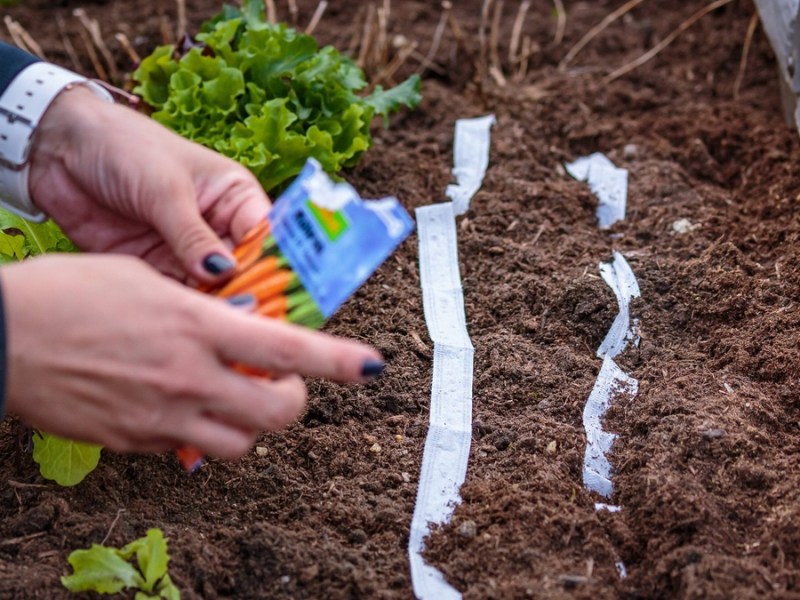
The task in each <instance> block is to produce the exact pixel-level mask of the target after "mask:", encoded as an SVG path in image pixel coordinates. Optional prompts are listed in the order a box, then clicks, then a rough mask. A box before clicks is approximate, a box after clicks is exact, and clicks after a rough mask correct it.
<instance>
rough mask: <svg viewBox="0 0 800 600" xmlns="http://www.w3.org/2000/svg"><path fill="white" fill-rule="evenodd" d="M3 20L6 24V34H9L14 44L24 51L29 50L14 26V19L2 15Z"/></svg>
mask: <svg viewBox="0 0 800 600" xmlns="http://www.w3.org/2000/svg"><path fill="white" fill-rule="evenodd" d="M3 22H4V23H5V24H6V29H7V30H8V35H10V36H11V41H12V42H14V45H15V46H17V47H18V48H20V49H22V50H25V52H30V51H31V50H30V48H28V46H27V45H26V44H25V40H23V39H22V36H20V35H19V31H18V30H17V28H16V27H15V25H16V21H14V19H12V18H11V17H9V16H8V15H6V16H5V17H3Z"/></svg>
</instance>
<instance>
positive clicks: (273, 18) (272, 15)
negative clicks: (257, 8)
mask: <svg viewBox="0 0 800 600" xmlns="http://www.w3.org/2000/svg"><path fill="white" fill-rule="evenodd" d="M264 8H265V9H266V12H267V23H277V22H278V13H277V11H276V10H275V0H264Z"/></svg>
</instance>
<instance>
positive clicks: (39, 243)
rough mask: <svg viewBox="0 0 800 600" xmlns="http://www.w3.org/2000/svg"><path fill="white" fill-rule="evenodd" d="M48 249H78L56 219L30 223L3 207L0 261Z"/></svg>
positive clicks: (19, 258)
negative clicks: (55, 221) (57, 223)
mask: <svg viewBox="0 0 800 600" xmlns="http://www.w3.org/2000/svg"><path fill="white" fill-rule="evenodd" d="M47 252H77V248H75V245H74V244H73V243H72V241H71V240H70V239H69V238H67V236H66V235H64V232H63V231H61V228H60V227H59V226H58V225H56V224H55V223H54V222H53V221H46V222H45V223H31V222H30V221H26V220H25V219H23V218H22V217H18V216H17V215H15V214H13V213H11V212H8V211H7V210H3V209H0V264H5V263H9V262H16V261H20V260H24V259H26V258H28V257H30V256H39V255H41V254H46V253H47Z"/></svg>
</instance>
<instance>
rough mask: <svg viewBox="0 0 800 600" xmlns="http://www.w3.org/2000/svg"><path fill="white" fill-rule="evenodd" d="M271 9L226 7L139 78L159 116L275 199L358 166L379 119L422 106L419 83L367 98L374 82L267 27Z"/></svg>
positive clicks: (308, 43)
mask: <svg viewBox="0 0 800 600" xmlns="http://www.w3.org/2000/svg"><path fill="white" fill-rule="evenodd" d="M263 8H264V3H263V2H262V1H261V0H245V2H244V3H243V8H242V9H241V10H239V9H236V8H233V7H230V6H228V7H225V8H224V9H223V11H222V12H221V13H220V14H219V15H218V16H217V17H215V18H214V19H212V20H211V21H209V22H207V23H206V24H205V25H204V26H203V27H202V29H201V33H200V34H199V35H198V36H197V39H196V40H194V41H192V42H189V43H185V44H183V45H182V46H181V48H177V47H175V46H161V47H159V48H157V49H156V50H155V51H154V52H153V53H152V54H151V55H150V56H148V57H147V58H145V59H144V60H143V61H142V63H141V65H140V67H139V68H138V69H137V70H136V72H135V73H134V75H133V77H134V79H135V80H136V81H137V82H138V86H137V87H136V88H135V90H134V91H135V92H136V93H137V94H139V95H140V96H141V97H142V98H143V99H144V101H145V102H146V103H147V104H148V105H149V106H150V107H151V108H152V109H153V110H154V112H153V113H152V117H153V118H154V119H155V120H156V121H158V122H160V123H162V124H164V125H166V126H168V127H170V128H171V129H173V130H174V131H176V132H177V133H179V134H181V135H182V136H184V137H187V138H189V139H191V140H194V141H196V142H199V143H201V144H203V145H205V146H207V147H209V148H212V149H214V150H216V151H217V152H220V153H222V154H225V155H226V156H229V157H231V158H233V159H235V160H237V161H239V162H240V163H242V164H244V165H245V166H247V167H248V168H249V169H250V170H251V171H252V172H253V173H254V174H255V175H256V177H258V179H259V181H260V182H261V184H262V185H263V186H264V188H265V189H266V190H267V191H273V190H275V189H276V188H279V187H280V186H281V185H282V184H284V182H286V181H287V180H289V179H291V178H293V177H294V176H296V175H297V174H298V173H299V172H300V170H301V169H302V167H303V165H304V164H305V163H306V160H307V159H308V158H310V157H313V158H315V159H317V161H319V162H320V164H322V166H323V168H324V169H325V170H326V171H327V172H328V173H329V174H331V175H335V174H337V173H338V172H339V171H340V170H341V169H342V168H345V167H351V166H353V165H355V164H356V162H357V161H358V159H359V158H360V157H361V155H362V154H363V153H364V151H366V150H367V149H368V148H369V147H370V145H371V143H372V137H371V133H370V127H371V124H372V121H373V118H374V117H376V116H381V117H383V118H384V120H385V119H386V118H387V117H388V115H389V114H390V113H391V112H393V111H395V110H398V109H400V108H401V107H403V106H408V107H414V106H416V105H417V104H418V103H419V101H420V99H421V96H420V80H419V77H416V76H414V77H411V78H410V79H408V80H407V81H405V82H404V83H402V84H400V85H398V86H397V87H395V88H393V89H390V90H384V89H383V88H381V87H380V86H377V87H376V88H375V89H374V91H373V92H372V93H371V94H369V95H367V96H361V95H359V92H363V90H365V89H366V88H367V82H366V79H365V77H364V73H363V72H362V71H361V69H359V68H358V67H357V66H356V65H355V63H353V61H352V60H350V59H349V58H346V57H345V56H343V55H341V54H340V53H339V52H338V51H337V50H336V49H334V48H332V47H325V48H320V47H319V46H318V45H317V42H316V41H315V40H314V38H312V37H311V36H308V35H305V34H303V33H300V32H298V31H296V30H294V29H292V28H290V27H287V26H286V25H283V24H270V23H267V22H266V21H265V19H264V15H263Z"/></svg>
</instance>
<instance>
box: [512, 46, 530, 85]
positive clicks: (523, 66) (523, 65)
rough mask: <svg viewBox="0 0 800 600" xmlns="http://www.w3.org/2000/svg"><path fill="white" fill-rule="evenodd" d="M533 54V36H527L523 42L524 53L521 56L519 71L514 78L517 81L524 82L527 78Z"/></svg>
mask: <svg viewBox="0 0 800 600" xmlns="http://www.w3.org/2000/svg"><path fill="white" fill-rule="evenodd" d="M533 53H534V50H533V40H532V39H531V36H529V35H526V36H525V37H524V38H523V40H522V52H521V54H520V55H519V69H518V70H517V74H516V75H515V76H514V80H515V81H523V80H524V79H525V77H527V75H528V65H529V63H530V58H531V56H533Z"/></svg>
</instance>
